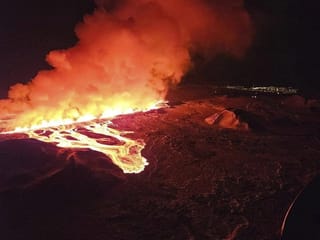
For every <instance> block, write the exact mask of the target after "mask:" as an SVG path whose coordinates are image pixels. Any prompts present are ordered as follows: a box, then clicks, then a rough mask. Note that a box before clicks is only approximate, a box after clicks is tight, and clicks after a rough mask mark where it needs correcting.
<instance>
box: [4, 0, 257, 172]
mask: <svg viewBox="0 0 320 240" xmlns="http://www.w3.org/2000/svg"><path fill="white" fill-rule="evenodd" d="M97 3H98V6H97V9H96V10H95V11H94V12H93V13H92V14H91V15H86V16H85V17H84V19H83V22H81V23H80V24H78V25H77V26H76V28H75V33H76V35H77V37H78V42H77V44H76V45H75V46H73V47H71V48H69V49H63V50H55V51H51V52H50V53H49V54H48V55H47V59H46V60H47V62H48V63H49V64H50V65H51V66H52V69H50V70H43V71H40V72H39V73H38V74H37V75H36V76H35V77H34V78H33V79H32V80H31V81H30V82H28V83H26V84H21V83H18V84H16V85H14V86H12V87H11V88H10V90H9V92H8V98H7V99H3V100H0V129H2V131H3V132H10V131H11V132H25V133H27V134H28V135H29V137H31V138H36V139H39V140H41V141H45V142H53V143H56V144H57V145H58V146H60V147H67V148H89V149H92V150H95V151H100V152H102V153H104V154H106V155H107V156H109V157H110V158H111V159H112V161H113V162H114V163H115V164H116V165H118V166H119V167H120V168H122V169H123V171H124V172H140V171H142V170H143V168H144V166H145V164H146V160H145V159H144V158H143V157H142V156H141V150H142V148H143V146H144V144H143V143H142V142H141V141H133V140H130V139H127V138H124V137H122V136H121V134H122V133H121V132H119V131H116V130H113V129H110V128H109V127H108V124H107V123H101V122H100V123H99V124H98V123H97V122H95V121H93V120H95V119H109V118H112V117H114V116H117V115H119V114H128V113H133V112H137V111H146V110H150V109H153V108H154V107H155V106H156V105H157V103H159V102H163V101H164V99H165V97H166V94H167V91H168V89H169V87H170V86H172V85H176V84H178V83H179V82H180V81H181V79H182V76H183V75H184V74H185V73H186V72H187V71H188V69H189V68H190V67H191V66H192V63H191V59H192V56H191V54H190V53H191V52H192V53H200V54H201V55H203V56H204V57H213V56H215V55H216V54H220V53H226V54H230V55H233V56H235V57H241V56H242V55H243V54H244V53H245V50H246V49H247V48H248V47H249V45H250V43H251V35H252V28H251V21H250V17H249V15H248V13H247V11H246V9H245V8H244V7H243V0H224V1H212V2H211V1H207V0H170V1H164V0H151V1H150V0H126V1H118V2H117V4H115V7H114V8H113V9H105V8H104V4H105V3H108V1H107V0H100V1H97ZM107 5H108V4H107ZM12 116H14V117H12ZM8 118H10V121H7V120H5V119H8ZM81 122H89V123H88V125H85V124H84V125H83V124H81V125H83V126H82V127H83V128H85V129H86V131H89V132H91V133H92V134H100V135H99V136H100V137H102V136H101V135H105V136H109V135H110V136H111V137H112V138H113V139H117V140H119V141H120V142H121V143H122V144H120V145H112V146H108V145H105V144H101V142H98V141H97V140H96V139H95V138H92V137H89V136H87V135H85V134H83V133H80V132H79V131H77V126H78V125H79V123H81ZM74 124H75V125H76V127H74V126H73V125H74ZM57 126H58V127H57ZM62 126H73V127H71V128H66V127H62ZM39 129H43V130H39ZM48 131H49V132H52V133H51V134H49V135H48V134H45V133H48ZM102 138H103V137H102Z"/></svg>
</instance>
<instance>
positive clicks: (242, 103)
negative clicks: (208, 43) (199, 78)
mask: <svg viewBox="0 0 320 240" xmlns="http://www.w3.org/2000/svg"><path fill="white" fill-rule="evenodd" d="M168 101H169V102H168V107H166V108H161V109H157V110H152V111H149V112H145V113H135V114H132V115H125V116H119V117H117V118H116V119H114V120H113V121H112V128H115V129H120V130H122V131H130V132H132V133H128V134H127V135H126V136H127V137H129V138H132V139H141V140H143V141H144V143H145V147H144V149H143V150H142V155H143V156H144V157H145V158H146V159H147V161H148V163H149V164H148V165H147V166H146V168H145V170H144V171H143V172H141V173H139V174H124V173H123V172H122V171H121V170H120V169H119V168H118V167H117V166H115V165H114V164H112V162H111V160H110V159H108V158H107V157H106V156H105V155H103V154H101V153H98V152H95V151H92V150H88V149H65V148H59V147H57V146H55V145H54V144H50V143H44V142H40V141H37V140H33V139H28V138H27V136H26V135H24V134H13V135H2V136H1V137H0V213H1V214H0V239H5V240H18V239H21V240H22V239H24V240H26V239H27V240H29V239H30V240H31V239H32V240H38V239H39V240H40V239H47V240H51V239H52V240H57V239H59V240H71V239H77V240H86V239H90V240H100V239H101V240H102V239H115V240H116V239H131V240H133V239H159V240H160V239H201V240H203V239H243V240H247V239H265V240H268V239H269V240H273V239H279V237H280V230H281V224H282V221H283V219H284V217H285V214H286V212H287V210H288V208H289V206H290V204H291V202H292V201H293V200H294V198H295V196H296V195H297V194H298V193H299V191H301V189H303V188H304V187H305V186H306V185H307V184H308V183H309V182H310V181H312V179H313V178H314V177H316V176H317V175H318V174H319V173H320V102H319V99H307V98H305V97H303V96H299V95H296V93H294V94H287V95H285V94H272V93H268V94H264V93H261V92H259V93H255V92H243V91H232V92H231V90H230V89H229V90H226V89H225V91H221V89H217V88H214V87H212V86H181V87H179V88H176V89H174V90H172V91H171V92H170V93H169V95H168Z"/></svg>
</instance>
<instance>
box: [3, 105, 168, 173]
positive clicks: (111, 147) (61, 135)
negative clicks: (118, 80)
mask: <svg viewBox="0 0 320 240" xmlns="http://www.w3.org/2000/svg"><path fill="white" fill-rule="evenodd" d="M160 106H161V103H156V104H153V105H150V108H149V109H145V110H151V109H156V108H159V107H160ZM162 106H164V105H162ZM133 112H135V111H134V110H132V109H127V110H126V111H122V112H121V111H120V110H119V109H118V111H106V112H105V115H104V116H103V117H106V116H108V117H109V119H112V118H114V117H115V116H117V115H119V114H129V113H133ZM81 120H87V121H86V122H83V121H81ZM2 122H4V121H2ZM110 124H111V121H110V120H108V119H105V118H103V119H90V117H89V116H84V117H81V118H79V119H78V121H72V120H70V119H65V120H60V121H50V122H46V121H43V122H42V123H41V124H40V125H33V126H31V127H24V128H21V127H17V128H16V129H15V130H13V131H10V132H2V133H0V134H11V133H25V134H27V135H28V137H29V138H33V139H37V140H39V141H42V142H47V143H54V144H55V145H56V146H58V147H61V148H73V149H91V150H93V151H97V152H100V153H103V154H104V155H106V156H107V157H108V158H110V159H111V161H112V162H113V163H114V164H115V165H116V166H118V167H119V168H121V169H122V171H123V172H124V173H140V172H142V171H143V170H144V168H145V166H146V165H148V162H147V160H146V159H145V158H144V157H143V156H142V155H141V151H142V149H143V148H144V146H145V143H144V141H143V140H141V139H137V140H132V139H129V138H127V137H125V136H123V135H125V134H128V133H132V132H130V131H120V130H116V129H113V128H111V127H109V125H110Z"/></svg>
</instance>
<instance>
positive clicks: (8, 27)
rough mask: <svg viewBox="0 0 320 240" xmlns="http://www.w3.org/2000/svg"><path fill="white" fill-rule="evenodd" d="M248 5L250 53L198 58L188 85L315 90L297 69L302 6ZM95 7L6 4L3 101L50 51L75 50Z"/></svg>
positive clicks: (32, 1) (74, 0)
mask: <svg viewBox="0 0 320 240" xmlns="http://www.w3.org/2000/svg"><path fill="white" fill-rule="evenodd" d="M245 4H246V7H247V9H248V11H249V13H250V15H251V17H252V19H253V22H254V26H255V31H256V34H255V37H254V42H253V44H252V47H251V48H250V49H249V50H248V53H247V55H246V56H245V57H244V58H243V59H242V60H235V59H232V58H231V57H229V56H226V55H220V56H218V57H216V58H214V59H211V60H209V61H208V60H203V59H202V58H201V56H200V57H199V56H195V62H196V67H195V69H194V70H193V71H192V72H191V73H189V74H188V75H187V76H186V78H185V82H196V81H199V82H204V81H211V82H212V83H215V84H245V85H270V84H276V85H291V86H294V87H298V88H304V89H312V90H315V87H317V86H318V85H319V84H318V83H317V82H318V81H317V79H308V80H306V79H305V76H304V75H303V74H302V72H303V68H304V67H303V66H301V64H300V65H299V59H298V56H299V50H298V48H299V47H300V44H302V43H298V41H297V39H296V35H297V34H296V33H295V31H296V30H297V29H299V28H300V29H302V28H304V26H303V21H302V14H301V13H300V12H301V9H300V6H299V5H298V4H297V3H295V2H293V1H289V0H283V1H276V0H269V1H267V0H264V1H256V0H246V1H245ZM93 9H94V3H93V1H92V0H68V1H66V0H64V1H62V0H55V1H41V0H29V1H18V0H11V1H6V2H5V3H3V2H2V6H1V10H2V11H1V14H0V37H1V38H0V53H1V54H0V81H1V83H0V97H2V98H3V97H6V93H7V91H8V88H9V86H10V85H12V84H14V83H16V82H28V81H29V80H31V79H32V77H34V76H35V74H36V73H37V72H38V70H40V69H45V68H48V67H49V66H48V65H47V64H46V62H45V55H46V54H47V53H48V52H49V51H50V50H53V49H61V48H68V47H70V46H72V45H73V44H74V43H75V42H76V38H75V35H74V30H73V29H74V26H75V25H76V23H78V22H79V21H80V20H81V19H82V16H83V15H84V14H85V13H90V12H92V11H93ZM308 61H311V60H310V59H308ZM303 64H305V65H307V64H306V63H305V62H304V63H303ZM303 64H302V65H303ZM300 70H301V71H300ZM310 86H311V87H310Z"/></svg>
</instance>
